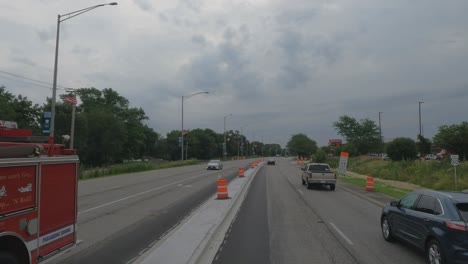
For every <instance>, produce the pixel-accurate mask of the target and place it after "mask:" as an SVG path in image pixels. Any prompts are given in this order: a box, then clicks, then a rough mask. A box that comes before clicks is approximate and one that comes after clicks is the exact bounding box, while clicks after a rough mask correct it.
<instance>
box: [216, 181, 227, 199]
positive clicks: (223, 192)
mask: <svg viewBox="0 0 468 264" xmlns="http://www.w3.org/2000/svg"><path fill="white" fill-rule="evenodd" d="M227 198H229V196H228V187H227V180H226V179H223V178H220V179H218V199H227Z"/></svg>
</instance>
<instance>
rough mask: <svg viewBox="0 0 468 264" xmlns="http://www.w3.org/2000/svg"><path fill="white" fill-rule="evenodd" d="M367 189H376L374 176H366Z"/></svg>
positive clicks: (371, 190) (370, 190)
mask: <svg viewBox="0 0 468 264" xmlns="http://www.w3.org/2000/svg"><path fill="white" fill-rule="evenodd" d="M366 191H369V192H373V191H374V177H367V178H366Z"/></svg>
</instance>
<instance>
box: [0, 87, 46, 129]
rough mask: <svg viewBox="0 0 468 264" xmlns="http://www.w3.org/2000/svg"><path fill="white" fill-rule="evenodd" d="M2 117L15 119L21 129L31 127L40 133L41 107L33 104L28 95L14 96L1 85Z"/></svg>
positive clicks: (8, 119) (0, 110)
mask: <svg viewBox="0 0 468 264" xmlns="http://www.w3.org/2000/svg"><path fill="white" fill-rule="evenodd" d="M0 119H2V120H6V121H14V122H16V123H17V124H18V127H19V128H21V129H31V130H32V131H33V133H34V134H35V135H40V133H41V130H40V121H41V108H40V106H39V105H38V104H33V102H32V101H30V100H29V99H28V98H27V97H25V96H22V95H18V96H14V95H13V94H11V93H10V92H7V91H6V88H5V86H0Z"/></svg>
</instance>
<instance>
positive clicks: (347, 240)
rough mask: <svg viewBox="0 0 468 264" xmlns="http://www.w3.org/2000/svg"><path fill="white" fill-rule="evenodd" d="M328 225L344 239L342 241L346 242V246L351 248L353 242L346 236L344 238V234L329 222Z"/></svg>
mask: <svg viewBox="0 0 468 264" xmlns="http://www.w3.org/2000/svg"><path fill="white" fill-rule="evenodd" d="M330 225H331V226H333V228H335V230H336V232H338V234H340V236H342V237H343V238H344V240H346V242H348V244H350V245H351V246H352V245H354V244H353V242H352V241H351V240H350V239H349V238H348V237H347V236H345V234H343V232H341V230H340V229H338V227H336V225H335V224H333V223H332V222H330Z"/></svg>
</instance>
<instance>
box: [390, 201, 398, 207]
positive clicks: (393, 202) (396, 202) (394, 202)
mask: <svg viewBox="0 0 468 264" xmlns="http://www.w3.org/2000/svg"><path fill="white" fill-rule="evenodd" d="M390 206H392V207H398V201H391V202H390Z"/></svg>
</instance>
